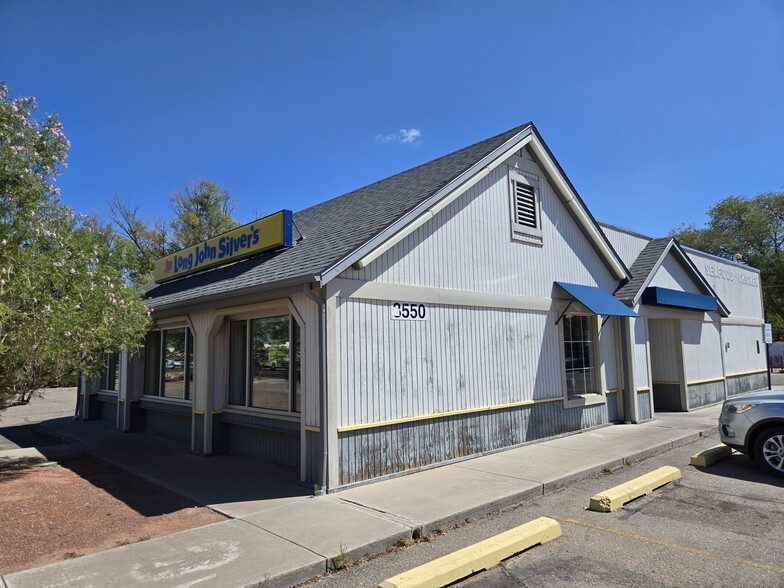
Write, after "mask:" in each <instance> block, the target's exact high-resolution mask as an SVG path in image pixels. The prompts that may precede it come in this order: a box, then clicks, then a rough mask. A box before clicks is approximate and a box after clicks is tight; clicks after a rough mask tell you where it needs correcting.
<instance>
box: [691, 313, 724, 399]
mask: <svg viewBox="0 0 784 588" xmlns="http://www.w3.org/2000/svg"><path fill="white" fill-rule="evenodd" d="M681 335H682V337H683V364H684V365H683V369H684V372H685V375H686V383H687V384H693V383H695V382H702V381H704V380H714V379H717V378H722V377H723V376H724V373H723V366H722V359H721V333H720V327H719V324H718V323H716V322H702V321H692V320H683V321H681Z"/></svg>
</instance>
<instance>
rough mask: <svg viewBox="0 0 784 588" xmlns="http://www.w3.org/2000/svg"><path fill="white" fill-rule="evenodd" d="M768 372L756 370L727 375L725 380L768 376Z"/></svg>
mask: <svg viewBox="0 0 784 588" xmlns="http://www.w3.org/2000/svg"><path fill="white" fill-rule="evenodd" d="M767 373H768V370H754V371H753V372H738V373H736V374H727V375H726V376H724V377H725V378H736V377H738V376H750V375H752V374H767Z"/></svg>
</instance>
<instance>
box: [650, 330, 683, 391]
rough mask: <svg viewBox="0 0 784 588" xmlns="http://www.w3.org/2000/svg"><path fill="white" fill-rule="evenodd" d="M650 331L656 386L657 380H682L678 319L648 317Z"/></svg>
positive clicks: (653, 373)
mask: <svg viewBox="0 0 784 588" xmlns="http://www.w3.org/2000/svg"><path fill="white" fill-rule="evenodd" d="M648 333H649V336H650V338H651V340H650V346H651V376H652V380H653V384H654V387H655V386H656V383H657V382H680V379H681V377H680V373H679V370H678V365H679V363H680V362H679V359H678V354H680V352H681V339H680V335H679V333H678V323H677V321H675V320H672V319H664V320H663V319H648ZM654 396H655V394H654Z"/></svg>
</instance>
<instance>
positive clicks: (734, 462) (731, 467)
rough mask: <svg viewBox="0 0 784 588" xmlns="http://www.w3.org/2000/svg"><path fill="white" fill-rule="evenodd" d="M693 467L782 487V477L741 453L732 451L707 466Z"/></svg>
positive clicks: (719, 474) (706, 472)
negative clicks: (729, 454)
mask: <svg viewBox="0 0 784 588" xmlns="http://www.w3.org/2000/svg"><path fill="white" fill-rule="evenodd" d="M694 469H696V470H698V471H700V472H702V473H704V474H710V475H711V476H717V477H721V478H731V479H733V480H744V481H746V482H754V483H757V484H768V485H770V486H774V487H779V488H784V478H778V477H776V476H774V475H773V474H771V473H768V472H767V471H766V470H765V468H763V467H762V466H761V465H760V464H758V463H756V462H755V461H753V460H751V459H749V457H748V456H746V455H743V454H742V453H734V454H733V455H731V456H730V457H726V458H724V459H722V460H720V461H718V462H716V463H715V464H713V465H710V466H708V467H696V466H694Z"/></svg>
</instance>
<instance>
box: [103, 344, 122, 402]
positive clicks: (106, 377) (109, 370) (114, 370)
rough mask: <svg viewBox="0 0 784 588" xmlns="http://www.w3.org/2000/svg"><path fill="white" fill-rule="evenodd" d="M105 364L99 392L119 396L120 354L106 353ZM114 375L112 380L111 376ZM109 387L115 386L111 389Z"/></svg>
mask: <svg viewBox="0 0 784 588" xmlns="http://www.w3.org/2000/svg"><path fill="white" fill-rule="evenodd" d="M103 357H104V363H103V367H102V368H101V378H100V383H99V386H98V388H99V390H100V391H101V392H108V393H110V394H118V393H119V392H120V371H121V362H120V353H119V352H110V353H104V356H103ZM112 374H114V377H113V378H112V377H111V375H112ZM109 386H115V387H114V388H110V387H109Z"/></svg>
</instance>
